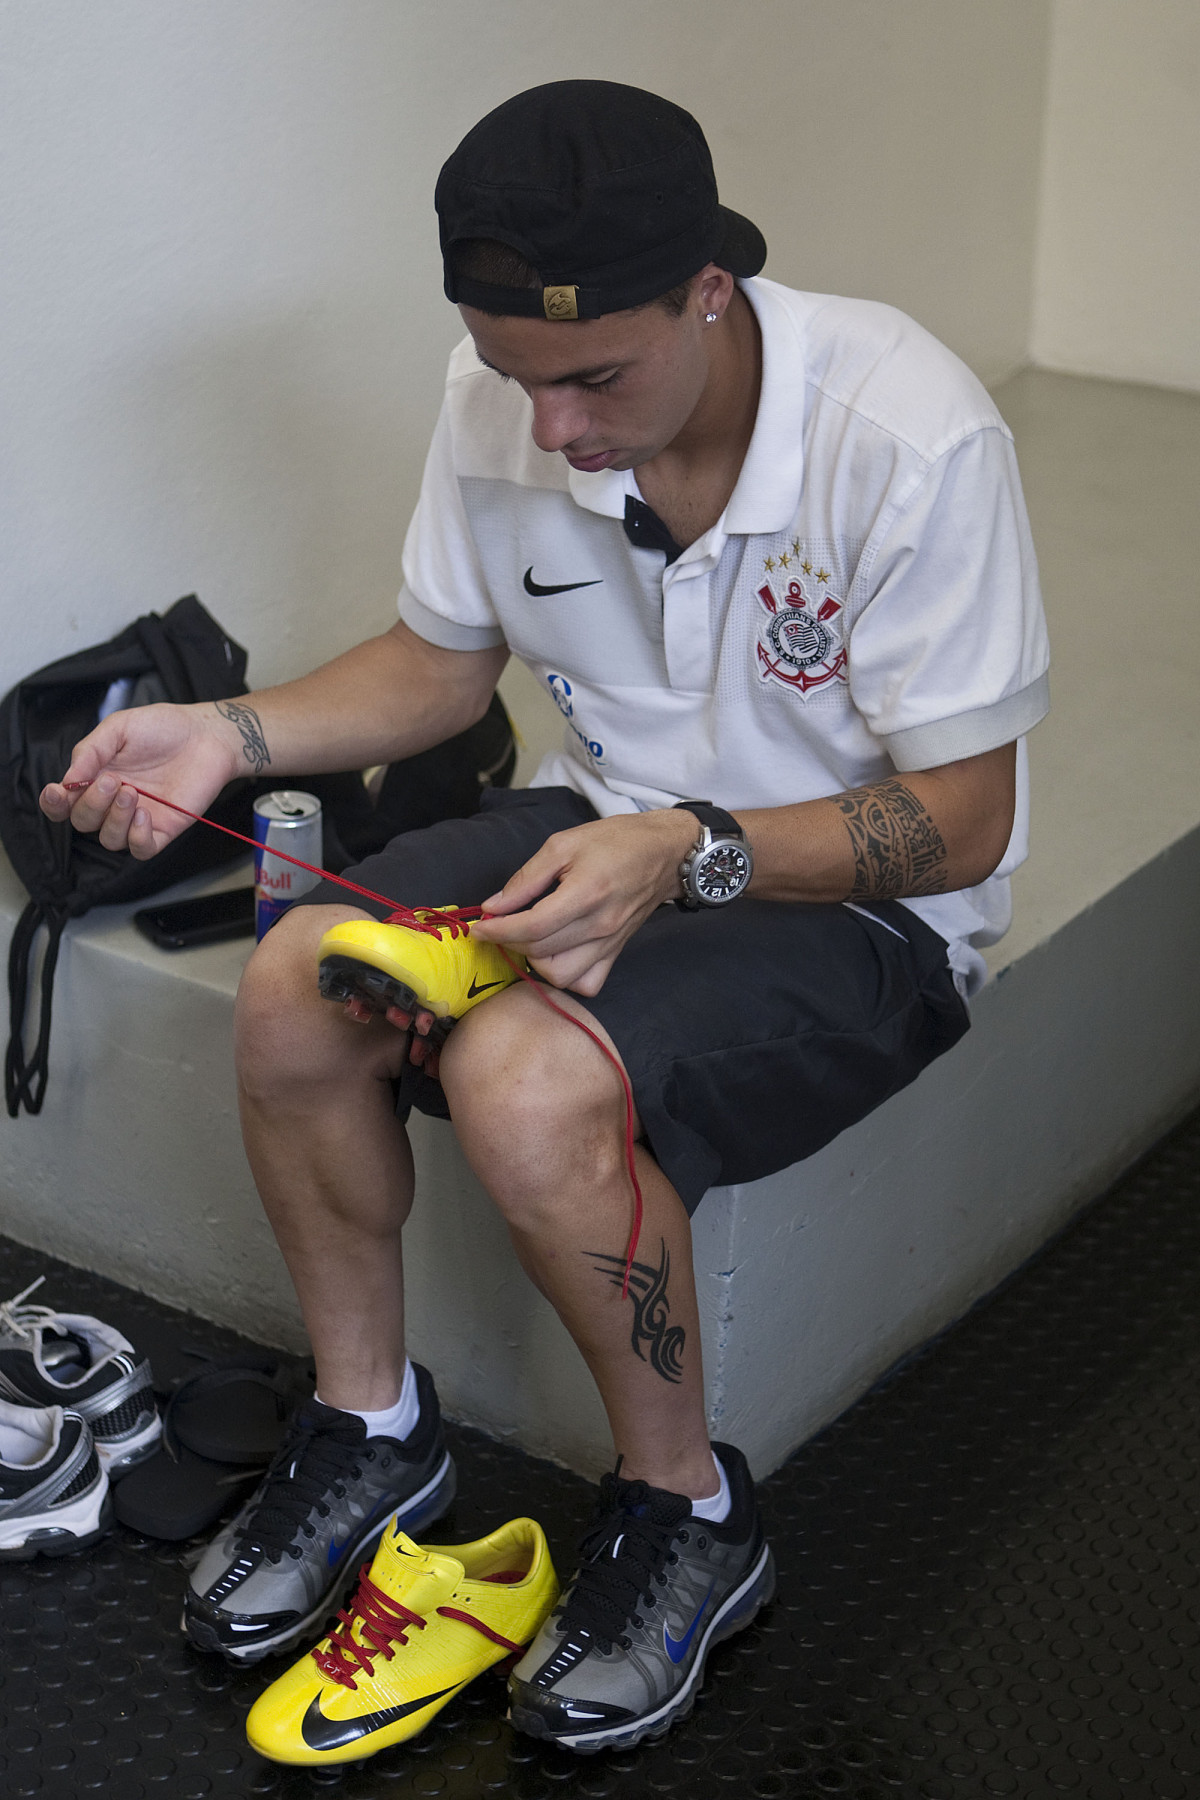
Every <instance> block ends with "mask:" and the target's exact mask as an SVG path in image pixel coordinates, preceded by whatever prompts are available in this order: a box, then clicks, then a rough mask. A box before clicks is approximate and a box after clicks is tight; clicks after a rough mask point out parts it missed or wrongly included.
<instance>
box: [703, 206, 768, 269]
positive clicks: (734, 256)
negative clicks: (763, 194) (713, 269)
mask: <svg viewBox="0 0 1200 1800" xmlns="http://www.w3.org/2000/svg"><path fill="white" fill-rule="evenodd" d="M717 211H718V213H719V214H720V216H721V221H722V224H723V225H724V227H725V236H724V237H723V238H722V240H721V247H720V249H719V250H718V251H717V253H716V255H715V256H714V257H713V259H712V260H713V261H714V262H715V263H716V264H717V265H718V267H720V268H722V269H728V270H729V273H730V274H731V275H741V276H746V275H757V274H758V273H759V271H760V269H761V268H762V266H763V264H764V263H765V262H766V260H767V240H766V238H765V237H764V236H763V234H762V232H761V231H760V230H759V229H758V226H757V225H752V224H751V223H750V220H749V219H744V218H743V217H742V215H741V213H735V212H731V211H730V209H729V207H727V206H718V208H717Z"/></svg>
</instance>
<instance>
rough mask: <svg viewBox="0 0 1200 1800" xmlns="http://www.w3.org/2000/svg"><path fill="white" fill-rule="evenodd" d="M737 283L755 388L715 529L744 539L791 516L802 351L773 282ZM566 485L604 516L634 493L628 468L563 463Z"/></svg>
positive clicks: (797, 481)
mask: <svg viewBox="0 0 1200 1800" xmlns="http://www.w3.org/2000/svg"><path fill="white" fill-rule="evenodd" d="M738 285H739V287H740V288H741V290H742V292H743V293H744V294H745V296H746V298H747V300H748V301H749V302H750V305H751V306H752V307H753V309H754V316H755V318H756V319H757V320H758V328H759V331H760V332H761V333H762V359H763V364H762V388H761V391H760V393H759V397H758V414H757V417H756V418H755V421H754V431H753V433H752V435H751V438H750V447H749V449H748V450H747V451H746V456H745V460H744V461H743V463H742V469H741V473H740V475H739V476H738V478H737V485H736V486H735V488H734V490H733V493H732V494H731V495H730V499H729V505H728V506H727V507H726V508H725V514H724V517H723V518H722V520H721V529H722V531H723V532H725V533H726V534H729V533H732V532H738V533H745V534H747V535H751V534H754V533H758V532H762V533H767V532H773V531H785V530H786V529H787V527H788V526H789V525H790V524H791V522H792V520H793V518H794V517H795V513H796V501H797V497H798V496H799V493H800V486H801V482H802V480H803V476H804V348H803V345H802V343H801V341H800V334H799V329H798V327H797V325H796V324H795V322H794V320H793V319H792V317H791V314H790V313H789V311H788V310H787V308H786V307H785V306H783V305H781V304H780V301H779V299H778V298H777V296H776V294H775V291H774V283H773V282H770V281H763V280H761V279H760V278H758V277H754V278H752V279H750V280H747V281H742V282H739V283H738ZM567 484H568V486H569V488H570V491H571V498H572V500H574V502H575V504H576V505H577V506H582V507H584V508H585V509H586V511H588V512H592V513H599V514H601V515H602V516H603V517H605V518H609V519H623V518H624V517H625V496H626V494H637V492H638V488H637V480H636V477H635V476H634V474H633V471H632V470H629V471H623V470H617V469H601V470H600V471H599V472H598V473H597V474H595V475H588V474H586V473H585V472H584V471H583V470H581V469H572V468H571V467H570V465H569V464H568V466H567Z"/></svg>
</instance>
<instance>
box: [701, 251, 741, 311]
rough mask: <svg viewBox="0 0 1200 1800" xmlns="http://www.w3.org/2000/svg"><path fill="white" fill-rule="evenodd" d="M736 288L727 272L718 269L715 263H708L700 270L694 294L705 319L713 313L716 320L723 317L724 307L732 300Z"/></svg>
mask: <svg viewBox="0 0 1200 1800" xmlns="http://www.w3.org/2000/svg"><path fill="white" fill-rule="evenodd" d="M736 286H737V283H736V282H735V281H734V279H733V276H732V275H731V274H730V273H729V270H728V269H719V268H718V267H717V265H716V263H708V264H707V265H706V266H705V267H704V268H703V269H701V271H700V273H699V275H698V276H697V277H696V289H695V294H696V304H697V305H698V307H699V310H700V312H701V313H702V314H703V315H704V317H705V319H707V317H708V315H709V313H715V314H716V315H717V319H720V318H722V317H723V315H724V313H725V309H726V307H727V306H728V305H729V302H730V301H731V300H732V299H733V295H734V289H735V288H736ZM714 323H716V321H715V320H714Z"/></svg>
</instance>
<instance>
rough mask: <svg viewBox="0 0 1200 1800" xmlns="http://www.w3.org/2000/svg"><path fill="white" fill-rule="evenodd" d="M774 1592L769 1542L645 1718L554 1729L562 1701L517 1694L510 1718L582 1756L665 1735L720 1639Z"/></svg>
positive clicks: (687, 1708)
mask: <svg viewBox="0 0 1200 1800" xmlns="http://www.w3.org/2000/svg"><path fill="white" fill-rule="evenodd" d="M774 1596H775V1558H774V1557H773V1556H772V1554H771V1547H770V1545H769V1544H764V1545H763V1548H762V1554H761V1555H760V1556H759V1558H758V1561H757V1562H756V1563H755V1565H754V1567H753V1569H752V1570H751V1571H750V1573H749V1575H748V1576H747V1577H746V1579H745V1580H744V1581H743V1582H742V1584H741V1586H740V1587H737V1588H735V1589H734V1591H733V1593H732V1594H730V1595H729V1596H728V1598H727V1599H726V1601H725V1604H724V1605H723V1606H722V1607H721V1609H720V1611H719V1612H717V1613H715V1614H714V1615H713V1617H712V1619H711V1620H710V1621H709V1626H708V1630H707V1631H706V1632H705V1634H704V1636H703V1638H702V1639H701V1641H700V1646H699V1649H698V1650H697V1652H696V1660H695V1662H694V1663H693V1664H692V1667H691V1671H690V1673H689V1675H688V1678H687V1680H686V1681H685V1682H684V1684H683V1686H682V1687H681V1688H680V1689H679V1690H678V1691H677V1692H676V1693H674V1694H672V1695H671V1696H670V1698H669V1699H667V1700H664V1701H663V1703H662V1705H661V1706H660V1707H657V1708H656V1709H655V1710H654V1712H652V1713H647V1714H645V1715H644V1716H643V1717H642V1718H640V1719H630V1720H629V1721H628V1723H626V1724H623V1725H614V1726H611V1727H610V1728H609V1729H608V1730H605V1731H591V1732H570V1733H564V1732H561V1731H556V1730H555V1729H554V1726H553V1724H552V1722H551V1715H552V1714H553V1713H554V1712H556V1711H557V1703H556V1702H555V1701H554V1700H553V1698H552V1697H549V1696H548V1698H547V1709H546V1711H545V1712H542V1711H540V1710H539V1709H538V1708H537V1706H536V1705H529V1704H523V1703H522V1702H521V1701H519V1700H517V1699H514V1700H513V1701H512V1703H511V1704H510V1706H509V1709H508V1717H509V1721H510V1723H511V1724H513V1725H514V1726H515V1727H516V1729H517V1730H518V1731H523V1732H524V1733H525V1735H526V1736H527V1737H535V1738H541V1739H542V1740H543V1741H544V1742H546V1743H551V1744H558V1745H559V1746H560V1747H561V1748H562V1749H564V1750H573V1751H575V1753H576V1755H578V1756H594V1755H595V1754H596V1753H597V1752H598V1751H601V1750H632V1749H633V1748H634V1746H635V1745H637V1744H643V1743H646V1742H652V1741H654V1740H655V1739H656V1738H660V1737H665V1736H666V1734H667V1732H668V1731H670V1729H671V1727H672V1726H673V1725H677V1724H678V1723H679V1721H680V1720H681V1719H686V1718H687V1716H688V1714H689V1713H690V1712H691V1710H692V1708H693V1707H694V1706H695V1704H696V1696H697V1694H698V1693H699V1692H700V1687H701V1684H702V1682H703V1680H704V1667H705V1663H706V1662H707V1660H708V1655H709V1652H710V1651H711V1650H714V1649H715V1648H716V1646H717V1645H718V1644H721V1643H724V1641H725V1639H726V1638H731V1637H734V1636H736V1634H737V1633H738V1632H739V1631H744V1630H745V1629H746V1627H747V1626H748V1625H750V1624H752V1623H753V1621H754V1619H755V1618H756V1617H757V1615H758V1614H759V1612H760V1611H761V1610H762V1608H763V1607H764V1606H766V1605H767V1604H768V1603H769V1602H770V1601H771V1600H772V1599H773V1598H774Z"/></svg>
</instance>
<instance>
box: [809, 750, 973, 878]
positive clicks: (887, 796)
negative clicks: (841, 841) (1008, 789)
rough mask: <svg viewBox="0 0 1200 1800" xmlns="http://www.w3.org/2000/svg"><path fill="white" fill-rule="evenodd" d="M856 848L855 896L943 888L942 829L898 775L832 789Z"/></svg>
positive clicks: (944, 853)
mask: <svg viewBox="0 0 1200 1800" xmlns="http://www.w3.org/2000/svg"><path fill="white" fill-rule="evenodd" d="M833 800H834V804H835V805H836V806H837V807H838V809H839V810H840V812H841V814H842V817H843V818H844V819H845V821H846V830H847V831H848V832H849V833H850V842H851V845H852V846H853V849H854V886H853V887H852V888H851V890H850V898H851V899H854V900H869V899H876V900H892V899H896V898H897V897H898V896H899V895H901V894H910V895H916V894H943V893H945V891H946V870H945V868H944V867H943V864H944V863H945V861H946V858H947V854H948V853H947V850H946V846H945V843H944V842H943V840H942V834H941V832H940V831H939V830H938V828H937V826H936V825H935V824H934V822H933V820H932V819H931V818H930V816H929V814H928V813H927V812H926V810H925V808H924V807H923V806H922V805H921V802H920V801H919V800H918V799H917V797H916V795H915V794H914V793H913V792H912V790H911V789H910V788H907V787H905V785H904V783H903V782H902V781H901V780H900V778H899V776H896V775H894V776H891V777H890V778H889V779H888V780H887V781H880V782H877V783H876V784H875V786H874V787H868V788H855V789H854V790H853V791H852V792H851V793H849V794H835V795H834V796H833Z"/></svg>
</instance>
